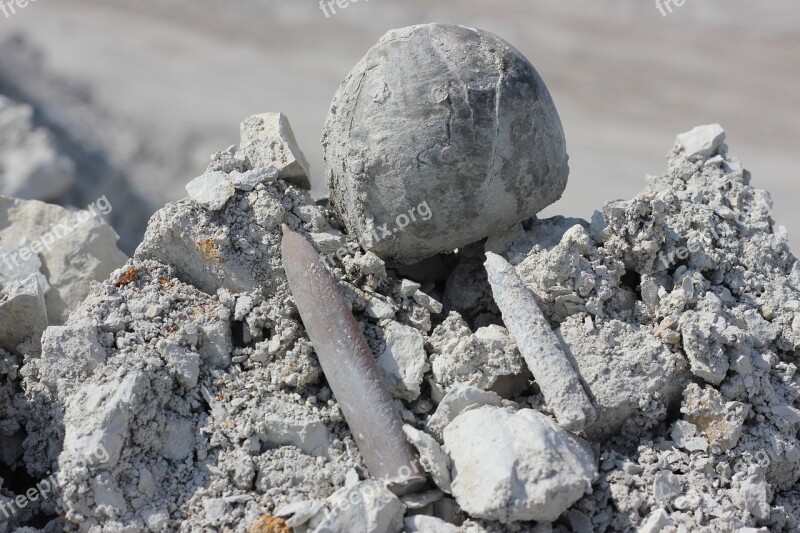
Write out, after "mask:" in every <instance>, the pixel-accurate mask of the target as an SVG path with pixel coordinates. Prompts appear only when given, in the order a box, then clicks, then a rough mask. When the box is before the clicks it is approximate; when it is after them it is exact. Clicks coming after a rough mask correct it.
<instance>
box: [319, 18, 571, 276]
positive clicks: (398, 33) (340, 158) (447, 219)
mask: <svg viewBox="0 0 800 533" xmlns="http://www.w3.org/2000/svg"><path fill="white" fill-rule="evenodd" d="M408 72H415V73H416V75H415V76H408ZM323 146H324V149H325V175H326V179H327V181H328V188H329V190H330V192H331V200H332V202H333V204H334V207H335V208H336V210H337V212H338V213H339V215H340V217H341V219H342V220H343V221H344V223H345V225H346V226H347V228H348V230H349V232H350V233H351V234H353V235H356V236H358V238H359V241H360V242H361V244H362V246H364V248H365V249H367V250H372V251H374V252H375V253H376V254H378V255H380V256H381V257H384V258H395V259H399V260H407V261H408V260H413V259H419V258H424V257H426V256H430V255H434V254H435V253H437V252H441V251H449V250H453V249H455V248H459V247H461V246H464V245H465V244H468V243H471V242H474V241H477V240H480V239H481V238H483V237H486V236H487V235H488V234H489V233H491V232H492V231H497V230H498V229H499V228H503V227H507V226H511V225H513V224H515V223H517V222H520V221H522V220H525V219H527V218H530V217H531V216H532V215H534V214H535V213H537V212H538V211H540V210H542V209H544V208H545V207H546V206H547V205H549V204H551V203H553V202H554V201H556V200H557V199H558V198H559V197H560V196H561V193H562V191H563V190H564V187H565V186H566V183H567V175H568V172H569V171H568V166H567V153H566V143H565V140H564V133H563V130H562V127H561V122H560V120H559V117H558V113H557V112H556V109H555V105H554V104H553V101H552V99H551V97H550V94H549V92H548V91H547V88H546V87H545V84H544V82H543V81H542V79H541V78H540V77H539V75H538V73H537V72H536V70H535V69H534V68H533V66H532V65H531V64H530V62H529V61H528V60H527V59H525V58H524V57H523V56H522V54H520V52H519V51H517V50H516V49H515V48H513V47H512V46H511V45H509V44H508V43H506V42H505V41H503V40H502V39H500V38H498V37H497V36H495V35H493V34H491V33H489V32H486V31H482V30H478V29H474V28H467V27H464V26H455V25H448V24H427V25H420V26H412V27H409V28H403V29H398V30H393V31H391V32H389V33H388V34H386V35H385V36H384V37H383V38H382V39H381V40H380V41H379V42H378V44H376V45H375V46H374V47H373V48H372V49H371V50H370V51H369V52H368V53H367V55H366V56H365V57H364V58H363V59H362V60H361V61H360V62H359V63H358V65H356V67H355V68H354V69H353V70H352V71H351V72H350V74H349V75H348V76H347V78H346V79H345V81H344V82H343V83H342V85H341V87H340V88H339V90H338V92H337V93H336V96H335V97H334V100H333V103H332V105H331V111H330V114H329V115H328V120H327V122H326V124H325V130H324V134H323ZM442 190H446V191H447V194H441V191H442ZM424 202H427V203H428V204H429V207H430V210H431V211H432V213H433V216H432V218H431V219H430V220H422V219H420V218H417V219H416V220H411V221H410V223H409V224H408V225H404V227H402V229H401V230H399V231H394V232H393V233H392V234H391V235H389V236H387V237H385V238H383V233H382V232H381V233H380V234H379V233H378V232H377V231H376V230H377V229H378V228H380V227H382V226H383V225H384V224H386V225H387V226H388V228H389V230H390V231H392V230H394V229H395V228H396V227H398V229H400V228H399V226H400V219H399V218H398V217H401V216H407V215H408V214H409V212H410V210H411V209H412V208H414V207H415V206H419V205H422V204H423V203H424ZM404 223H405V221H404Z"/></svg>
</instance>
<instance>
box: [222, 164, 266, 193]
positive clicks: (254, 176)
mask: <svg viewBox="0 0 800 533" xmlns="http://www.w3.org/2000/svg"><path fill="white" fill-rule="evenodd" d="M228 177H229V178H230V180H231V183H232V184H233V186H234V187H235V188H237V189H239V190H242V191H245V192H247V191H252V190H253V189H255V188H256V187H257V186H258V185H260V184H262V183H270V182H272V181H274V180H275V178H277V177H278V169H277V168H275V167H273V166H269V167H266V168H255V169H253V170H248V171H247V172H239V171H238V170H234V171H233V172H231V173H230V175H229V176H228Z"/></svg>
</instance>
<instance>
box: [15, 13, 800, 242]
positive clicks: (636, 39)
mask: <svg viewBox="0 0 800 533" xmlns="http://www.w3.org/2000/svg"><path fill="white" fill-rule="evenodd" d="M672 9H673V12H672V13H671V14H668V16H662V14H661V12H660V11H659V10H658V9H657V7H656V5H655V3H654V2H653V1H651V0H493V1H491V2H489V1H486V0H482V1H478V0H456V1H453V0H447V1H445V0H360V1H358V2H354V3H351V4H350V5H349V6H348V7H347V8H345V9H339V8H337V9H336V11H337V12H336V14H335V15H333V16H330V17H326V16H325V14H324V13H323V11H322V10H321V9H320V7H319V3H318V1H317V0H284V1H273V0H229V1H224V2H223V1H222V0H219V1H211V0H194V1H188V0H187V1H183V0H146V1H143V0H58V1H56V0H37V1H36V2H35V3H32V4H30V5H29V6H28V7H26V8H25V9H22V10H18V11H17V13H16V14H14V15H13V16H11V17H8V18H6V17H3V16H2V15H1V14H0V42H1V43H2V44H1V45H0V50H2V53H0V93H1V94H5V95H7V96H10V97H11V98H12V99H14V100H15V101H18V102H22V103H27V104H30V105H32V106H33V109H34V110H35V113H34V121H35V123H36V124H37V125H41V126H42V127H45V128H47V129H48V130H49V131H51V132H52V133H53V135H54V136H55V138H56V139H57V144H58V146H59V149H60V150H63V151H65V152H66V154H67V155H68V156H70V157H71V158H72V159H74V160H75V163H76V173H77V178H78V179H77V181H76V182H75V184H73V185H72V186H71V187H70V189H69V190H68V191H66V192H65V193H63V194H62V195H61V196H60V197H59V198H57V199H56V200H57V201H59V202H61V203H67V204H73V205H78V206H80V205H85V204H88V203H89V202H91V201H93V200H94V199H95V198H97V197H99V196H100V195H103V194H107V195H108V197H109V199H110V200H111V201H112V203H113V205H114V208H115V216H114V220H113V223H114V224H115V227H116V228H117V231H118V232H120V233H121V234H122V235H123V237H124V239H123V246H124V247H125V248H126V249H127V251H129V252H130V251H131V249H132V248H133V247H134V246H135V244H136V242H137V240H138V238H139V236H140V233H141V231H142V229H143V227H144V224H145V223H146V220H147V218H148V217H149V216H150V215H151V214H152V212H154V211H155V210H156V209H157V208H159V207H160V206H161V205H163V204H164V203H165V202H167V201H171V200H175V199H178V198H181V197H183V196H185V190H184V185H185V184H186V183H187V182H188V181H189V180H190V179H192V178H193V177H195V176H197V175H199V174H201V173H202V172H203V170H204V169H205V167H206V165H207V162H208V158H209V155H210V154H211V153H213V152H215V151H217V150H220V149H223V148H225V147H227V146H228V145H231V144H234V143H237V142H238V126H239V122H240V121H241V120H242V119H243V118H245V117H246V116H248V115H251V114H254V113H258V112H265V111H283V112H285V113H286V114H287V115H288V117H289V119H290V121H291V123H292V126H293V129H294V131H295V133H296V135H297V138H298V141H299V143H300V145H301V147H302V148H303V150H304V152H305V153H306V155H307V156H308V159H309V161H310V162H311V165H312V173H313V179H314V180H315V181H314V193H315V194H316V195H324V194H325V185H324V183H323V181H322V153H321V148H320V144H319V138H320V134H321V130H322V125H323V123H324V121H325V116H326V114H327V111H328V106H329V104H330V101H331V98H332V96H333V94H334V92H335V90H336V88H337V86H338V85H339V83H340V81H341V80H342V79H343V78H344V76H345V75H346V74H347V72H348V71H349V70H350V68H352V67H353V66H354V65H355V63H356V62H357V61H358V60H359V59H360V58H361V56H363V55H364V53H365V52H366V51H367V49H368V48H369V47H370V46H372V45H373V44H374V43H375V42H376V41H377V40H378V38H379V37H380V36H381V35H383V34H384V33H385V32H386V31H387V30H389V29H391V28H396V27H401V26H407V25H411V24H416V23H424V22H434V21H436V22H453V23H460V24H466V25H471V26H477V27H481V28H484V29H487V30H490V31H492V32H494V33H497V34H498V35H500V36H501V37H503V38H505V39H506V40H508V41H509V42H511V43H512V44H513V45H515V46H516V47H517V48H518V49H520V50H521V51H522V52H523V53H524V54H525V55H526V56H527V57H528V58H529V59H530V60H531V62H532V63H533V64H534V65H535V66H536V68H537V69H538V70H539V72H540V74H541V75H542V77H543V78H544V79H545V81H546V82H547V84H548V86H549V88H550V91H551V93H552V95H553V97H554V99H555V102H556V104H557V106H558V109H559V112H560V114H561V119H562V122H563V124H564V129H565V131H566V135H567V143H568V149H569V152H570V157H571V169H572V172H571V177H570V182H569V185H568V187H567V192H566V193H565V195H564V197H563V199H562V200H561V201H560V202H558V203H557V204H555V205H554V206H551V207H550V208H549V209H548V210H547V212H546V213H545V214H547V215H552V214H563V215H569V216H580V217H584V218H586V217H590V216H591V214H592V212H593V211H594V210H595V209H598V208H600V207H601V206H602V204H603V203H604V202H606V201H608V200H612V199H617V198H630V197H631V196H633V195H634V194H636V193H637V192H638V191H639V190H640V189H641V188H642V187H643V186H644V177H645V175H646V174H657V173H661V172H663V171H664V169H665V160H664V156H665V154H666V153H667V152H668V151H669V149H670V147H671V146H672V143H673V139H674V136H675V135H676V134H677V133H680V132H683V131H686V130H688V129H691V128H692V127H693V126H695V125H699V124H706V123H712V122H719V123H721V124H722V125H723V126H724V127H725V129H726V130H727V132H728V143H729V145H730V147H731V152H732V153H734V154H738V155H739V156H740V158H741V159H742V161H743V162H744V164H745V166H746V167H747V168H748V169H750V170H751V172H752V174H753V184H754V185H755V186H757V187H759V188H764V189H767V190H769V191H770V192H772V194H773V197H774V199H775V211H774V216H775V218H776V220H777V221H778V222H779V223H780V224H782V225H785V226H786V227H787V228H788V230H789V233H790V237H791V238H792V240H793V242H794V243H795V246H797V245H798V244H800V239H798V235H799V234H800V210H798V209H796V208H795V206H794V205H793V204H794V201H795V198H796V197H797V196H796V195H797V192H798V190H800V181H799V180H798V179H797V178H798V175H797V170H796V169H797V168H798V167H800V155H799V154H798V150H797V141H798V139H800V135H799V134H800V90H799V88H800V68H798V67H800V65H799V64H798V63H800V2H797V1H796V0H768V1H761V2H755V1H753V0H686V2H685V4H684V5H683V6H682V7H673V8H672ZM409 75H413V73H409Z"/></svg>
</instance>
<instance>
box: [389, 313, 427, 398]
mask: <svg viewBox="0 0 800 533" xmlns="http://www.w3.org/2000/svg"><path fill="white" fill-rule="evenodd" d="M384 336H385V340H386V348H385V349H384V350H383V352H382V353H381V354H380V356H378V366H379V367H380V368H381V371H382V372H383V376H384V378H385V379H386V384H387V386H388V388H389V392H390V393H391V395H392V396H394V397H395V398H402V399H404V400H408V401H412V400H416V399H417V398H418V397H419V394H420V385H421V384H422V376H423V375H424V374H425V371H426V370H427V368H428V365H427V359H428V357H427V354H426V353H425V339H423V337H422V333H420V332H419V330H417V329H414V328H412V327H409V326H406V325H404V324H400V323H399V322H394V321H392V322H389V323H388V324H386V328H385V329H384Z"/></svg>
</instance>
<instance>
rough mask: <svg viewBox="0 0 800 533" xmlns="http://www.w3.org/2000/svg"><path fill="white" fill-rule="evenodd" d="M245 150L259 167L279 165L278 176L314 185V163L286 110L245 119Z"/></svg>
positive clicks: (306, 184)
mask: <svg viewBox="0 0 800 533" xmlns="http://www.w3.org/2000/svg"><path fill="white" fill-rule="evenodd" d="M240 133H241V150H242V151H243V152H245V153H246V154H247V156H248V157H249V158H250V162H251V163H252V164H253V166H254V167H256V168H268V167H275V168H276V169H277V170H278V177H279V178H282V179H284V180H286V181H290V182H292V183H293V184H295V185H297V186H299V187H301V188H303V189H311V181H310V175H311V173H310V170H309V169H310V166H309V164H308V161H307V160H306V156H305V155H304V154H303V152H302V150H300V147H299V146H298V145H297V140H296V139H295V136H294V132H293V131H292V127H291V125H290V124H289V119H288V118H286V115H284V114H283V113H261V114H259V115H253V116H251V117H249V118H248V119H247V120H245V121H244V122H242V125H241V128H240Z"/></svg>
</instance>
